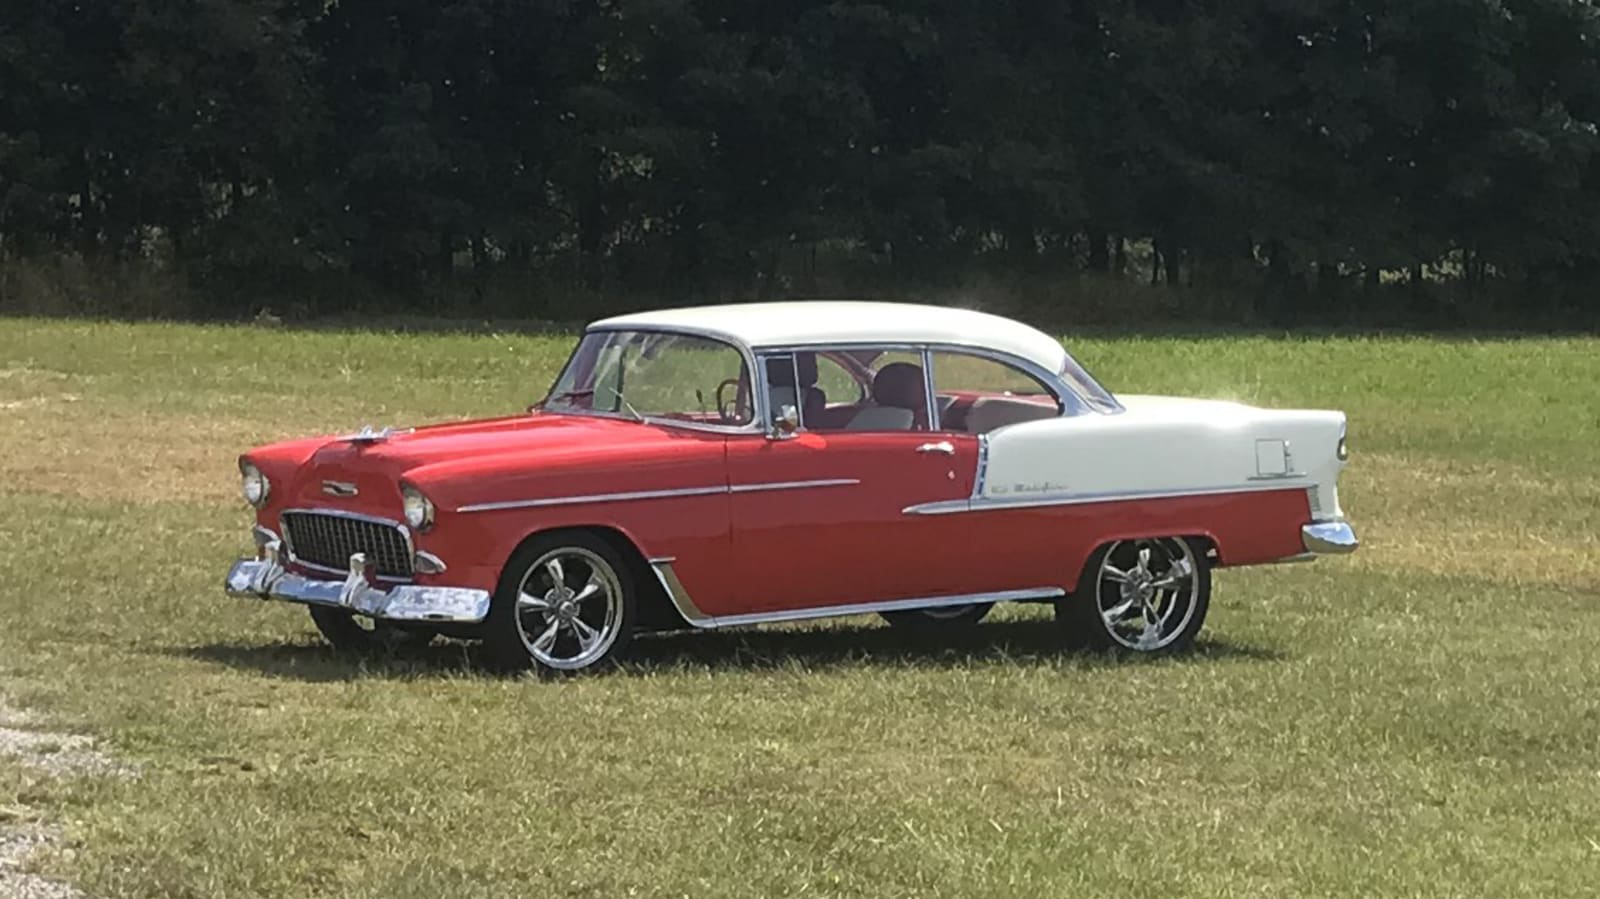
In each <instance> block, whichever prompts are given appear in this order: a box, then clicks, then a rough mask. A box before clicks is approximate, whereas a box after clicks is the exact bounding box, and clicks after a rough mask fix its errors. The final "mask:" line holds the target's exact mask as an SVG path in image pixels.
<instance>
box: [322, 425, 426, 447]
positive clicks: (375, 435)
mask: <svg viewBox="0 0 1600 899" xmlns="http://www.w3.org/2000/svg"><path fill="white" fill-rule="evenodd" d="M415 430H416V428H388V427H386V428H384V429H383V430H381V431H375V430H373V428H372V425H362V426H361V430H359V431H357V432H355V433H354V434H346V435H344V436H343V437H340V438H339V439H340V440H348V441H350V442H351V443H382V442H383V441H385V440H388V439H389V438H390V437H393V436H395V435H397V434H409V433H411V432H412V431H415Z"/></svg>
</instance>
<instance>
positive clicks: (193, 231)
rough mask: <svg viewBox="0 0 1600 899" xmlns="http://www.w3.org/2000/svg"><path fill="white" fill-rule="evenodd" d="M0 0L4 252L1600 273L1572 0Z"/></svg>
mask: <svg viewBox="0 0 1600 899" xmlns="http://www.w3.org/2000/svg"><path fill="white" fill-rule="evenodd" d="M4 6H5V7H6V11H5V12H4V14H3V15H0V259H4V260H38V259H49V258H63V257H70V258H73V259H79V260H85V261H87V262H90V263H95V262H107V261H109V262H113V263H122V264H126V263H131V262H136V263H140V264H149V265H158V266H166V267H169V268H171V269H172V270H175V271H179V272H182V273H183V276H184V277H185V278H186V279H190V280H193V281H195V282H198V283H202V284H206V285H210V286H213V287H217V288H219V289H218V290H217V292H216V295H217V296H218V297H220V298H221V299H218V300H217V302H219V303H226V302H230V300H229V299H227V297H229V296H230V294H229V292H228V291H227V290H225V289H220V288H226V287H228V286H229V285H234V286H238V285H245V284H273V283H277V284H303V283H309V282H311V281H314V280H316V279H317V278H319V277H323V276H327V277H331V278H336V279H339V283H341V284H348V283H352V281H359V282H361V283H364V284H371V285H374V286H375V287H376V288H379V289H383V290H386V291H389V292H390V293H391V294H392V295H394V296H398V297H402V298H403V297H406V296H408V295H412V294H413V293H415V291H416V290H417V288H418V285H430V284H449V283H466V284H472V283H483V281H484V280H485V279H489V278H494V277H505V276H508V275H510V276H514V277H516V278H521V279H526V280H527V281H528V282H529V283H541V284H548V285H553V286H557V287H568V288H573V289H578V290H585V291H589V292H593V293H596V294H598V293H603V292H606V291H610V290H617V291H634V292H641V291H643V292H650V291H655V292H659V293H660V294H661V295H663V297H666V296H677V295H726V294H741V295H781V294H785V293H793V292H804V291H807V290H814V289H816V288H817V286H818V285H819V284H822V285H844V286H855V285H880V286H881V285H904V286H908V287H914V286H920V285H936V284H941V283H951V282H953V281H957V280H959V279H961V278H963V277H966V276H967V275H969V274H970V273H971V272H973V271H983V272H989V273H997V274H999V275H1003V276H1016V277H1024V278H1038V279H1050V278H1056V277H1061V276H1065V275H1076V274H1078V273H1084V272H1088V273H1100V274H1103V275H1105V276H1106V277H1108V278H1115V277H1122V278H1125V279H1134V278H1137V279H1139V280H1141V281H1151V282H1157V283H1162V284H1168V285H1171V286H1174V287H1193V286H1197V285H1199V286H1218V287H1223V288H1252V289H1254V288H1261V287H1269V288H1278V289H1277V290H1276V291H1275V292H1274V295H1280V296H1287V297H1291V298H1292V297H1295V296H1306V295H1316V294H1325V293H1328V292H1330V291H1331V292H1338V291H1346V292H1347V291H1350V290H1352V289H1354V290H1360V289H1366V288H1375V287H1379V286H1381V285H1383V284H1390V283H1394V282H1410V283H1412V284H1413V285H1420V284H1422V283H1423V282H1425V281H1429V280H1432V281H1435V282H1437V281H1439V280H1440V279H1449V280H1452V281H1454V282H1456V283H1458V284H1461V285H1465V286H1466V287H1467V288H1468V289H1474V288H1477V287H1484V288H1485V289H1487V288H1490V287H1494V286H1496V285H1511V286H1514V287H1515V288H1516V291H1513V292H1511V294H1510V295H1512V296H1523V297H1526V296H1528V295H1531V294H1538V295H1541V296H1558V297H1568V298H1569V301H1570V302H1577V303H1582V302H1585V301H1584V300H1583V298H1584V297H1586V296H1587V294H1586V293H1585V291H1586V289H1587V288H1588V287H1590V286H1591V285H1594V284H1595V283H1596V282H1597V281H1600V159H1597V157H1596V150H1597V148H1600V135H1597V129H1596V122H1600V14H1597V12H1596V9H1595V7H1594V6H1593V5H1592V4H1591V3H1589V2H1579V0H985V2H974V0H905V2H898V3H892V4H891V3H884V2H877V3H875V2H855V0H762V2H733V0H385V2H379V0H370V2H355V0H94V2H87V0H5V2H4ZM1570 298H1577V299H1570ZM1522 301H1523V300H1515V301H1512V300H1508V301H1507V302H1522ZM331 302H333V303H334V304H335V305H337V299H336V298H335V299H334V300H333V301H331ZM1294 302H1301V301H1299V300H1295V301H1294ZM1303 302H1306V303H1311V302H1313V300H1304V301H1303Z"/></svg>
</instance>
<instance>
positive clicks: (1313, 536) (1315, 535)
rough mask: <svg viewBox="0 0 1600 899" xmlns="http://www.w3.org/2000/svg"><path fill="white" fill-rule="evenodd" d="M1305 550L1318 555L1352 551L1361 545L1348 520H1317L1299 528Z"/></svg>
mask: <svg viewBox="0 0 1600 899" xmlns="http://www.w3.org/2000/svg"><path fill="white" fill-rule="evenodd" d="M1300 542H1301V543H1302V544H1303V545H1304V546H1305V548H1306V552H1308V553H1312V554H1314V555H1318V556H1326V555H1340V554H1343V553H1353V552H1355V551H1356V549H1357V548H1358V547H1359V546H1361V541H1360V540H1357V539H1356V532H1355V529H1354V528H1352V527H1350V523H1349V522H1348V521H1318V522H1314V523H1312V524H1308V525H1306V526H1305V527H1303V528H1301V529H1300Z"/></svg>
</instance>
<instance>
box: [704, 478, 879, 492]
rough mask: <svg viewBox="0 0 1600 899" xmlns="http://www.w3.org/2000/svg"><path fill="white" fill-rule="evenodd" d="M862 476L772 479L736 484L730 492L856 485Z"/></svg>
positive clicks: (730, 488)
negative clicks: (802, 479) (758, 482)
mask: <svg viewBox="0 0 1600 899" xmlns="http://www.w3.org/2000/svg"><path fill="white" fill-rule="evenodd" d="M859 483H861V479H860V478H826V479H824V480H820V481H770V482H768V483H764V484H734V485H733V486H731V487H729V488H728V492H729V493H760V492H761V491H764V490H804V489H806V488H809V487H854V486H855V485H857V484H859Z"/></svg>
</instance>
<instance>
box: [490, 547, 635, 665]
mask: <svg viewBox="0 0 1600 899" xmlns="http://www.w3.org/2000/svg"><path fill="white" fill-rule="evenodd" d="M552 558H554V559H556V560H557V561H558V562H560V570H561V574H562V579H561V584H562V586H563V587H564V588H565V590H566V593H565V594H564V595H563V594H561V593H559V592H552V591H555V587H554V586H552V585H553V584H555V583H556V578H555V577H554V575H553V574H552V572H551V569H550V567H549V563H550V560H551V559H552ZM569 568H570V569H572V570H568V569H569ZM585 568H587V569H588V570H587V571H584V570H582V569H585ZM574 582H577V583H578V584H579V586H577V587H574V586H573V583H574ZM596 583H598V584H600V588H599V590H598V591H596V592H594V593H590V594H589V595H588V596H584V595H583V593H584V591H586V590H587V589H588V587H589V586H590V585H591V584H596ZM524 584H528V585H529V586H530V587H531V588H532V589H531V590H530V591H529V592H528V599H525V600H521V601H520V602H519V597H520V596H522V594H523V592H524V590H523V588H524ZM602 592H603V594H604V599H603V600H601V602H598V603H597V602H595V600H596V599H598V598H600V596H601V593H602ZM541 594H542V595H541ZM530 602H539V603H545V606H544V607H538V606H534V605H530V604H529V603H530ZM563 602H568V603H571V605H570V606H563V605H562V603H563ZM519 606H520V607H519ZM596 609H601V610H602V611H601V612H600V613H598V614H597V612H596ZM574 618H575V619H576V623H574V621H573V619H574ZM558 619H559V620H558ZM638 620H639V615H638V591H637V590H636V588H635V586H634V577H633V569H632V566H630V565H628V564H627V561H626V560H625V559H624V558H623V557H622V555H621V553H619V552H618V551H617V549H616V548H615V547H614V546H612V545H611V543H610V542H608V541H607V540H605V539H604V538H602V537H600V536H599V535H597V534H594V533H593V532H590V531H557V532H552V533H549V534H541V535H539V536H536V537H534V538H533V539H531V540H529V541H528V542H526V543H524V544H523V545H522V546H521V547H519V548H518V549H517V551H516V552H514V553H512V554H511V558H510V560H509V561H507V562H506V567H505V570H504V571H503V572H502V573H501V575H500V583H499V585H498V587H497V588H496V589H495V593H494V599H493V601H492V602H491V603H490V605H489V617H488V619H487V620H485V622H484V629H483V646H484V652H485V655H486V656H487V658H488V661H489V664H490V665H492V666H493V667H494V668H496V669H497V670H500V671H524V670H527V669H528V668H532V667H538V668H539V669H540V670H541V671H545V672H551V673H559V674H580V673H585V672H591V671H600V670H604V669H606V668H609V667H611V666H612V665H614V664H615V663H616V660H617V659H618V658H620V657H621V656H622V655H623V654H624V653H626V651H627V649H628V645H629V644H630V643H631V642H632V641H633V633H634V630H635V627H636V624H637V622H638ZM519 622H520V623H519ZM580 624H581V625H583V626H585V627H587V629H588V630H589V631H591V632H594V633H598V634H599V635H600V637H599V638H595V642H594V643H593V644H592V646H591V645H587V644H588V641H589V640H590V638H588V637H586V636H585V635H584V634H582V633H580V628H579V625H580ZM549 633H554V635H555V636H554V637H553V639H552V641H551V643H550V645H549V646H547V647H545V648H544V649H543V650H540V649H538V644H539V642H540V640H541V638H543V637H545V636H548V634H549ZM602 644H603V645H602ZM563 655H571V656H572V658H571V659H570V660H566V661H568V662H570V664H569V663H564V662H563V660H562V659H560V658H559V657H560V656H563Z"/></svg>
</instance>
